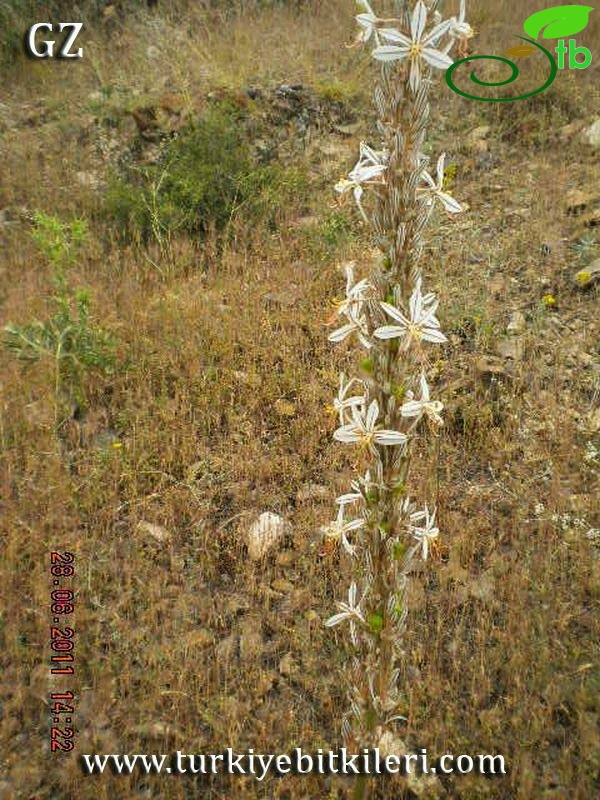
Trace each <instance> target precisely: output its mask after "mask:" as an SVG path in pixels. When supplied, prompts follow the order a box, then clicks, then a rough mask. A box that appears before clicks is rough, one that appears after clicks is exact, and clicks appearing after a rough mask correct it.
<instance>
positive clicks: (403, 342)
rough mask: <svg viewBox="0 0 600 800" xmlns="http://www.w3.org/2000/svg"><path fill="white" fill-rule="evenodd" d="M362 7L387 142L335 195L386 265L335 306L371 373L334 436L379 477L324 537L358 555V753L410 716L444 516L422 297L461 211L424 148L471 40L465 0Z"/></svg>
mask: <svg viewBox="0 0 600 800" xmlns="http://www.w3.org/2000/svg"><path fill="white" fill-rule="evenodd" d="M358 5H359V7H360V8H359V11H360V13H359V14H358V16H357V17H356V20H357V22H358V25H359V34H358V37H357V39H356V42H355V44H356V45H362V46H365V45H371V46H373V48H374V49H373V51H372V56H373V58H374V59H375V60H376V61H377V62H378V63H379V64H380V67H381V73H380V77H379V81H378V83H377V85H376V88H375V92H374V102H375V108H376V111H377V115H378V118H379V130H380V132H381V135H382V139H383V141H382V142H381V143H380V146H379V147H378V148H375V147H372V146H371V145H369V144H367V143H364V142H363V143H361V145H360V155H359V160H358V162H357V164H356V165H355V166H354V168H353V169H352V170H351V172H350V173H349V175H348V177H347V178H344V179H342V180H340V181H339V182H338V184H337V185H336V187H335V189H336V191H337V192H338V193H339V195H340V196H341V197H343V196H345V195H347V194H349V193H352V195H353V196H354V200H355V202H356V205H357V207H358V210H359V212H360V215H361V218H362V220H363V221H364V222H365V223H366V224H368V225H369V226H370V227H371V229H372V232H373V237H374V241H375V244H376V245H377V248H378V250H379V256H378V258H377V259H376V262H375V264H374V265H373V267H372V269H371V272H370V274H369V276H368V277H365V278H363V279H361V280H359V281H355V276H354V268H353V265H349V266H348V267H347V268H346V297H345V299H344V300H342V301H341V302H340V303H339V304H338V308H337V316H339V317H341V318H342V323H343V324H341V325H340V327H337V328H336V330H334V331H333V332H332V333H331V335H330V336H329V339H330V341H332V342H335V343H340V342H344V341H348V340H351V339H352V338H355V339H356V341H357V342H358V344H359V345H360V346H361V347H363V348H364V349H365V350H366V352H367V359H366V361H364V362H363V364H364V365H366V368H365V370H364V371H363V375H362V376H361V377H353V378H351V379H350V380H347V379H346V377H345V376H344V375H342V376H341V381H340V389H339V393H338V397H337V398H336V399H335V401H334V408H335V410H336V412H337V413H338V415H339V423H340V424H339V427H338V428H337V430H336V431H335V433H334V438H335V439H336V440H337V441H339V442H341V443H343V444H345V445H348V446H353V447H359V448H362V452H363V453H364V456H365V457H366V458H367V459H368V470H367V472H366V474H365V476H364V477H358V478H355V479H354V480H353V481H352V484H351V492H349V493H348V494H345V495H342V496H341V497H339V498H338V513H337V517H336V519H335V521H334V522H332V523H331V524H330V525H328V526H326V527H325V528H324V529H323V533H324V535H325V536H326V537H329V538H332V539H335V540H337V541H339V542H340V543H341V544H342V545H343V547H344V550H345V552H346V553H347V554H348V555H349V556H350V557H351V558H352V572H353V575H352V582H351V585H350V589H349V591H348V599H347V601H342V602H339V603H338V608H339V612H338V613H336V614H334V615H333V616H332V617H331V618H330V619H329V620H328V621H327V623H326V624H327V625H328V626H329V627H336V626H338V625H340V626H341V625H345V624H346V623H348V624H349V628H348V630H349V635H350V641H351V644H352V648H353V656H354V658H353V669H352V671H351V673H352V677H351V680H350V694H351V707H350V711H349V712H348V714H347V715H346V717H345V718H344V724H343V732H344V735H345V736H346V737H347V738H350V737H351V738H352V739H353V740H354V743H355V744H356V745H358V746H370V747H372V746H374V745H377V744H378V743H379V742H380V741H381V740H382V739H383V737H385V736H388V737H389V735H390V734H392V733H393V723H394V721H395V720H398V719H402V718H403V717H402V714H401V713H400V712H401V711H402V709H403V699H402V694H401V689H400V685H399V677H400V665H401V657H402V653H403V640H404V633H405V626H406V621H407V614H408V608H407V595H406V587H407V582H408V579H409V577H410V575H411V573H412V572H413V569H414V566H415V561H416V559H417V558H418V557H419V556H420V557H421V558H422V559H427V558H428V557H429V556H430V554H431V553H432V552H435V550H436V546H437V543H438V540H439V535H440V534H439V529H438V527H437V523H436V510H435V509H433V510H432V511H430V510H429V507H428V506H425V508H424V510H418V509H417V508H416V507H415V504H414V503H413V502H412V500H411V499H410V498H409V495H408V489H407V486H408V481H409V477H410V462H411V456H412V454H413V451H414V450H415V447H416V446H417V435H418V430H419V429H420V427H421V426H422V424H423V423H424V422H428V423H429V424H430V427H431V428H432V429H433V430H434V431H435V430H437V429H438V428H439V426H440V425H442V424H443V419H442V410H443V404H442V402H441V401H439V400H432V399H431V390H430V386H429V383H428V381H427V376H426V372H427V367H428V359H429V352H430V349H431V348H435V347H438V346H440V345H442V344H443V343H444V342H445V341H446V337H445V336H444V334H443V332H442V330H441V325H440V322H439V320H438V317H437V310H438V300H437V299H436V296H435V295H434V294H433V293H432V292H426V293H424V291H423V284H424V277H423V273H422V269H421V266H420V256H421V251H422V247H423V236H424V231H425V227H426V225H427V223H428V221H429V220H430V217H431V214H432V212H433V210H434V207H435V205H436V203H435V201H436V200H437V201H439V206H440V210H442V211H445V212H446V213H448V214H451V215H453V214H456V213H458V212H460V211H462V206H461V205H460V203H458V202H457V201H456V200H455V199H454V198H453V197H452V195H451V194H450V193H449V192H448V190H447V188H446V186H445V182H444V163H445V155H444V154H442V155H441V156H440V157H439V159H438V160H437V167H436V179H434V178H433V177H432V175H431V174H430V172H429V171H428V164H429V158H428V157H427V156H426V155H425V154H424V145H425V137H426V130H427V124H428V119H429V90H430V85H431V81H432V77H433V74H434V72H435V71H438V70H445V69H447V68H448V67H449V66H450V65H451V64H452V60H451V58H450V55H449V53H450V52H451V50H452V47H453V45H454V44H455V43H460V42H461V40H463V39H465V38H469V37H470V36H472V35H473V32H472V30H471V28H470V26H469V25H468V23H467V22H466V21H465V2H464V0H461V2H460V8H459V14H458V16H457V17H451V18H448V19H445V20H444V19H442V17H441V15H440V13H439V10H438V7H439V5H440V4H439V2H438V0H428V1H427V2H425V0H416V1H415V0H398V2H397V3H396V6H397V18H394V19H387V18H381V17H379V16H378V15H377V14H376V13H375V11H374V10H373V8H372V7H371V5H370V3H368V2H366V0H360V2H359V3H358ZM423 500H424V501H426V498H423ZM350 507H352V508H353V509H354V510H353V512H352V513H351V514H350V513H349V512H348V509H349V508H350ZM358 598H360V599H358Z"/></svg>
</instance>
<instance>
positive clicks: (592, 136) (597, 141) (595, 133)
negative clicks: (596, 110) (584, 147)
mask: <svg viewBox="0 0 600 800" xmlns="http://www.w3.org/2000/svg"><path fill="white" fill-rule="evenodd" d="M583 140H584V141H585V142H587V143H588V144H591V145H592V147H600V117H598V119H597V120H596V121H595V122H592V124H591V125H590V127H589V128H586V129H585V131H584V132H583Z"/></svg>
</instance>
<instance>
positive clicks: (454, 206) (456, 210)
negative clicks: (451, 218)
mask: <svg viewBox="0 0 600 800" xmlns="http://www.w3.org/2000/svg"><path fill="white" fill-rule="evenodd" d="M437 196H438V197H439V199H440V200H441V202H442V203H443V205H444V208H445V209H446V211H448V212H449V213H450V214H460V212H461V211H462V210H463V207H462V206H461V204H460V203H459V202H458V200H455V199H454V198H453V197H452V195H450V194H446V193H445V192H438V193H437Z"/></svg>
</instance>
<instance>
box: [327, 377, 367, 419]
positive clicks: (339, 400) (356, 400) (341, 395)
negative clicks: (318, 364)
mask: <svg viewBox="0 0 600 800" xmlns="http://www.w3.org/2000/svg"><path fill="white" fill-rule="evenodd" d="M357 383H358V384H361V385H362V381H360V380H359V379H358V378H352V380H350V381H348V383H346V378H345V376H344V374H343V373H342V374H341V375H340V388H339V391H338V396H337V397H336V398H335V400H334V401H333V408H334V409H335V410H336V411H337V412H338V414H339V418H340V425H344V424H345V422H346V412H347V411H348V410H351V409H353V408H364V407H365V406H366V404H367V398H366V397H365V396H364V395H358V394H357V395H351V396H350V397H349V396H348V392H349V391H350V389H351V388H352V387H353V386H354V384H357ZM363 388H364V386H363Z"/></svg>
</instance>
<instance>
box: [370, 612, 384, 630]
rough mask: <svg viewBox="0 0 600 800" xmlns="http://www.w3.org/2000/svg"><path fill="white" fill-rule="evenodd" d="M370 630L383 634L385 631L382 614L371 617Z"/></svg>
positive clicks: (371, 615)
mask: <svg viewBox="0 0 600 800" xmlns="http://www.w3.org/2000/svg"><path fill="white" fill-rule="evenodd" d="M369 628H370V629H371V630H372V631H373V633H381V631H382V630H383V617H382V616H381V614H377V613H374V614H370V615H369Z"/></svg>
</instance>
